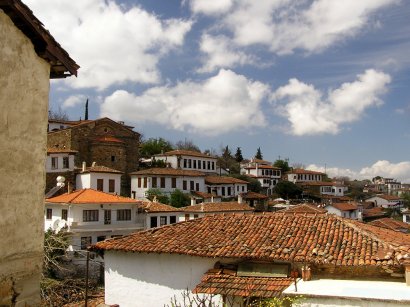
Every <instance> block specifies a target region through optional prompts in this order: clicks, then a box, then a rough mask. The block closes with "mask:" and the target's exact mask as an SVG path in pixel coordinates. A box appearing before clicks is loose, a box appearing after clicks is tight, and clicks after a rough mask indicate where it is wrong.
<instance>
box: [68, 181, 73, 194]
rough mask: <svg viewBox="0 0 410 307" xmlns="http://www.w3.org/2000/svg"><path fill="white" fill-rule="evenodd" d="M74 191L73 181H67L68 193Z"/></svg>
mask: <svg viewBox="0 0 410 307" xmlns="http://www.w3.org/2000/svg"><path fill="white" fill-rule="evenodd" d="M72 192H73V186H72V184H71V182H68V183H67V193H68V194H70V193H72Z"/></svg>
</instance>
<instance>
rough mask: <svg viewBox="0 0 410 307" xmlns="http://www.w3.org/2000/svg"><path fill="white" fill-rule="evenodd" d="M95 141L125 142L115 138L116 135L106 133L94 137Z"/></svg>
mask: <svg viewBox="0 0 410 307" xmlns="http://www.w3.org/2000/svg"><path fill="white" fill-rule="evenodd" d="M95 141H97V142H108V143H125V142H124V141H121V140H120V139H117V138H116V137H113V136H108V135H107V136H102V137H99V138H96V139H95Z"/></svg>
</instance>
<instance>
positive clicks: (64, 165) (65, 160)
mask: <svg viewBox="0 0 410 307" xmlns="http://www.w3.org/2000/svg"><path fill="white" fill-rule="evenodd" d="M63 168H69V165H68V157H63Z"/></svg>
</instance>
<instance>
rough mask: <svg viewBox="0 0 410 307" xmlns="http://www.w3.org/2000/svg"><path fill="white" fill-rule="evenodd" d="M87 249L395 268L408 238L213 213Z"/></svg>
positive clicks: (407, 253) (321, 218)
mask: <svg viewBox="0 0 410 307" xmlns="http://www.w3.org/2000/svg"><path fill="white" fill-rule="evenodd" d="M192 234H194V235H192ZM92 249H93V250H106V251H123V252H139V253H167V254H185V255H190V256H199V257H219V258H238V259H244V258H246V259H248V260H265V261H287V262H292V261H293V262H308V263H316V264H329V265H338V266H339V265H340V266H360V265H391V266H401V265H402V263H403V262H404V261H405V260H408V259H409V258H410V236H409V235H406V234H404V233H398V232H395V231H392V230H388V229H384V228H380V227H376V226H371V225H367V224H363V223H360V222H357V221H353V220H348V219H344V218H340V217H337V216H335V215H324V214H322V215H316V216H312V215H310V216H309V215H303V214H283V213H274V214H263V215H256V214H240V215H237V214H236V215H235V214H228V215H227V214H220V215H217V214H215V215H208V216H205V217H203V218H201V219H195V220H190V221H186V222H181V223H177V224H173V225H168V226H163V227H160V228H155V229H152V230H147V231H143V232H138V233H134V234H131V235H128V236H125V237H122V238H115V239H109V240H106V241H103V242H99V243H97V244H96V245H94V246H93V247H92Z"/></svg>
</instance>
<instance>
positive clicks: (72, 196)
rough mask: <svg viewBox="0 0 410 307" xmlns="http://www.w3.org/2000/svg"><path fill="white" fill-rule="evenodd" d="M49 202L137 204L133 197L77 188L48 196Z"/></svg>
mask: <svg viewBox="0 0 410 307" xmlns="http://www.w3.org/2000/svg"><path fill="white" fill-rule="evenodd" d="M46 202H48V203H64V204H95V203H98V204H103V203H110V204H117V203H127V204H136V203H137V201H136V200H135V199H132V198H128V197H122V196H118V195H113V194H109V193H105V192H101V191H96V190H93V189H83V190H77V191H74V192H72V193H65V194H62V195H59V196H56V197H51V198H47V199H46Z"/></svg>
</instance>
